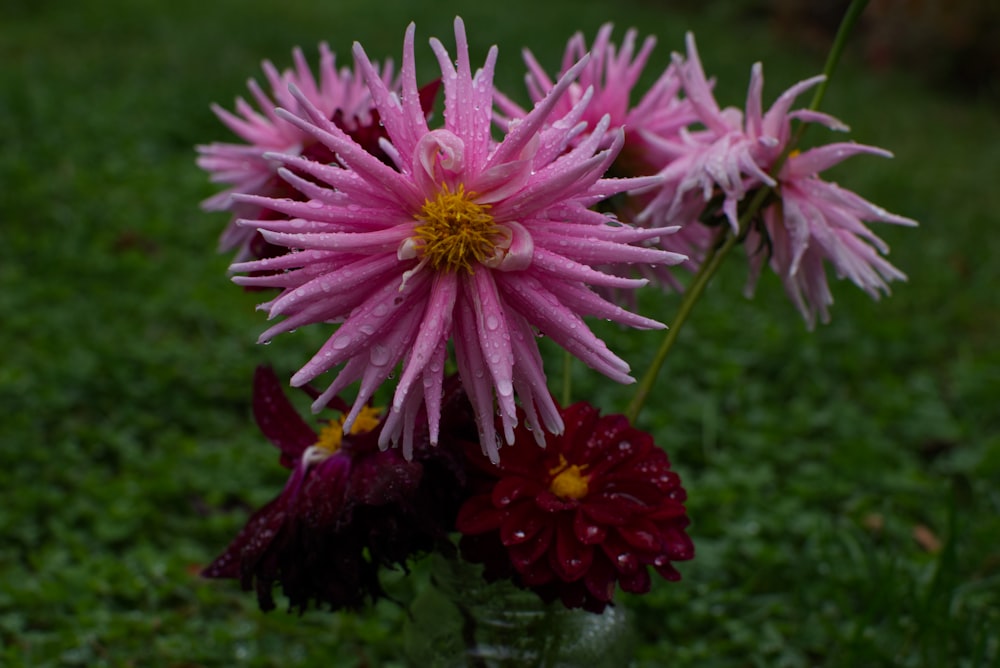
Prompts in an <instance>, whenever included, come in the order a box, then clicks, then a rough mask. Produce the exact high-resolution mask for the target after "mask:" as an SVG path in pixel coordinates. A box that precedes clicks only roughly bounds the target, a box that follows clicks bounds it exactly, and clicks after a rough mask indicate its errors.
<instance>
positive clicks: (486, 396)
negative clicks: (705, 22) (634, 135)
mask: <svg viewBox="0 0 1000 668" xmlns="http://www.w3.org/2000/svg"><path fill="white" fill-rule="evenodd" d="M455 37H456V42H457V59H456V60H455V61H453V60H452V58H451V56H450V55H449V54H448V52H447V51H446V50H445V48H444V46H443V45H442V44H441V43H440V42H439V41H438V40H437V39H432V40H431V47H432V49H433V51H434V53H435V55H436V56H437V59H438V62H439V65H440V68H441V72H442V83H443V86H444V96H445V100H444V126H443V127H441V128H437V129H434V130H431V129H430V128H429V127H428V125H427V117H426V115H425V113H424V112H423V110H422V109H421V107H420V101H419V97H418V91H417V85H416V74H415V62H414V54H413V49H414V27H413V26H412V25H411V26H410V27H409V28H408V29H407V31H406V37H405V41H404V54H403V67H402V73H401V78H402V90H401V93H400V94H398V95H397V94H396V93H395V92H394V91H393V90H392V89H391V88H390V87H389V86H388V85H387V84H386V82H385V81H384V78H383V77H382V76H380V75H379V73H378V72H377V71H376V69H375V67H374V66H373V65H372V64H371V62H370V61H369V60H368V57H367V55H366V54H365V52H364V50H363V49H362V48H361V47H360V45H355V48H354V56H355V62H356V63H358V67H359V68H360V71H361V72H362V73H363V75H364V77H365V80H366V82H367V85H368V87H369V90H370V92H371V95H372V102H373V104H374V107H375V109H376V111H377V113H378V114H379V117H380V120H381V122H382V123H383V124H384V126H385V131H386V139H385V140H383V141H382V142H381V144H380V147H381V149H382V150H383V151H384V152H385V153H386V154H387V155H388V157H389V159H390V161H391V162H390V164H388V165H387V164H385V163H383V162H381V161H380V160H378V159H377V158H376V157H374V156H373V155H372V154H371V153H370V152H369V151H367V150H365V147H363V146H361V145H359V144H358V143H357V142H355V141H354V140H353V139H352V138H351V137H350V136H349V135H348V134H347V133H345V132H344V131H343V130H342V128H340V127H339V126H338V125H337V124H335V123H333V122H330V120H329V119H328V118H327V116H326V114H324V113H323V111H322V110H320V109H317V108H316V107H315V106H314V105H312V104H311V103H310V102H309V100H308V98H307V96H305V95H304V94H302V93H300V92H295V93H294V94H295V99H296V101H297V102H298V103H299V104H298V105H297V106H294V107H292V108H290V109H283V110H279V111H278V112H277V113H278V115H279V117H280V118H283V119H285V120H287V121H288V122H290V123H291V124H293V125H295V126H296V127H297V128H299V129H300V130H301V131H303V132H305V133H306V134H308V135H309V136H311V137H313V138H314V139H315V140H316V141H318V142H320V143H321V144H322V145H323V146H325V147H326V148H327V149H328V150H329V151H330V152H331V153H333V154H335V155H336V156H337V164H334V165H326V164H322V163H320V162H317V161H314V160H310V159H309V158H308V156H298V155H295V154H277V153H274V154H270V153H269V154H267V157H268V159H272V160H276V161H279V162H281V163H282V164H283V165H285V167H286V168H287V169H286V168H283V169H281V170H279V171H280V174H281V176H282V177H283V178H284V179H285V180H286V181H288V183H290V184H291V185H293V186H294V187H295V188H296V189H297V190H298V191H299V192H300V193H301V194H302V195H303V196H304V197H305V198H306V199H307V200H308V201H293V200H282V199H272V198H266V197H259V196H253V195H237V196H236V200H237V201H239V202H243V203H247V204H252V205H257V206H262V207H267V208H270V209H273V210H275V211H278V212H281V213H283V214H285V215H287V216H288V217H289V219H288V220H244V221H241V222H242V224H243V225H244V226H246V227H247V228H249V229H259V230H261V232H262V233H263V235H264V237H265V238H266V239H267V240H268V241H269V242H271V243H275V244H278V245H282V246H286V247H288V248H290V249H295V252H292V253H289V254H286V255H284V256H282V257H279V258H273V259H262V260H259V261H253V262H244V263H238V264H236V265H234V266H233V269H234V270H236V271H240V272H255V271H261V270H264V271H266V270H276V269H281V270H287V271H285V273H281V274H277V275H273V276H257V277H253V276H249V277H238V278H236V279H235V280H236V281H237V282H238V283H240V284H244V285H263V286H269V287H278V288H282V289H283V292H282V293H281V294H280V295H279V296H278V297H277V298H276V299H274V300H272V301H270V302H268V303H267V304H264V305H263V308H266V309H267V310H268V312H269V314H270V316H271V317H275V316H278V315H283V316H285V319H284V320H283V321H282V322H280V323H278V324H277V325H275V326H273V327H271V328H270V329H268V330H267V331H266V332H264V334H262V336H261V339H262V340H267V339H270V338H271V337H273V336H274V335H276V334H278V333H280V332H285V331H289V330H292V329H295V328H297V327H300V326H302V325H307V324H311V323H317V322H332V323H339V327H338V328H337V330H336V331H335V332H334V333H333V335H332V336H331V337H330V338H329V339H328V341H327V342H326V344H325V345H323V347H322V348H321V349H320V351H319V352H318V353H316V355H315V356H314V357H313V358H312V359H311V360H310V361H309V362H308V363H306V365H305V366H304V367H303V368H302V369H301V370H300V371H299V372H298V373H296V374H295V375H294V376H293V378H292V383H293V384H294V385H302V384H304V383H306V382H308V381H310V380H311V379H313V378H315V377H317V376H318V375H320V374H321V373H324V372H326V371H328V370H330V369H333V368H334V367H337V366H339V365H343V367H342V368H341V369H340V370H339V372H338V373H337V375H336V377H335V378H334V380H333V383H332V384H331V385H330V387H329V389H328V390H327V391H326V392H325V393H324V394H323V395H322V396H321V397H320V398H319V399H317V402H316V405H317V406H322V405H323V403H324V402H325V401H326V399H327V398H328V397H331V396H333V395H335V394H337V393H338V392H340V391H341V390H342V389H343V388H344V387H345V386H347V385H349V384H351V383H353V382H355V381H360V388H359V391H358V395H357V399H356V400H355V404H354V407H353V408H352V410H351V412H350V414H349V415H348V417H347V420H346V423H345V428H347V427H348V426H349V425H350V423H351V422H352V421H353V420H354V418H355V416H356V415H357V414H358V412H359V411H360V410H361V407H362V406H364V404H365V402H366V401H367V400H368V399H369V398H370V397H371V396H372V394H373V392H374V391H375V390H376V389H377V388H378V387H379V386H380V385H381V384H382V383H383V382H385V381H386V380H387V379H388V378H389V377H390V375H391V374H392V373H393V371H394V369H395V367H396V366H397V365H398V364H400V363H401V364H402V371H401V373H400V375H399V379H398V382H397V385H396V388H395V395H394V398H393V401H392V407H391V411H390V413H389V415H388V417H387V419H386V423H385V428H384V430H383V432H382V437H381V443H382V444H383V445H386V444H388V443H389V442H392V443H396V442H398V441H399V440H402V444H403V448H404V453H405V454H407V456H408V455H409V452H410V448H411V447H412V444H411V440H412V429H413V423H414V419H415V416H416V414H417V412H418V410H419V408H420V406H421V404H426V407H427V415H428V420H429V424H430V438H431V441H432V442H436V441H437V436H438V429H439V418H440V397H441V384H442V378H443V375H444V365H445V361H446V358H447V356H448V351H449V341H450V342H452V344H453V348H454V353H455V357H456V361H457V365H458V371H459V374H460V376H461V378H462V382H463V384H464V385H465V388H466V391H467V392H468V394H469V397H470V400H471V402H472V405H473V407H474V408H475V411H476V416H477V422H478V425H479V431H480V440H481V443H482V447H483V451H484V452H486V453H487V454H488V455H489V457H490V458H491V459H492V460H494V461H496V460H497V459H498V458H499V442H498V441H499V436H498V434H497V433H496V430H495V428H494V419H493V418H494V414H495V413H496V412H497V409H496V408H495V407H494V400H495V401H496V403H497V404H499V414H500V416H501V420H500V424H501V431H502V432H503V439H504V440H505V441H506V442H507V443H513V442H514V427H515V425H516V424H517V417H516V411H515V403H514V395H515V392H516V394H517V395H518V396H519V398H520V400H521V403H522V405H523V406H524V408H525V412H526V419H527V420H528V422H529V424H530V425H531V426H532V428H533V429H534V433H535V434H536V436H537V437H538V438H543V436H542V434H543V425H544V428H545V430H547V431H548V432H550V433H560V432H561V431H562V429H563V424H562V419H561V417H560V415H559V412H558V411H557V409H556V407H555V404H554V403H553V402H552V400H551V397H550V395H549V392H548V389H547V387H546V382H545V374H544V371H543V368H542V360H541V356H540V354H539V351H538V346H537V343H536V342H535V337H536V334H537V333H541V334H544V335H545V336H548V337H550V338H551V339H552V340H553V341H555V342H556V343H557V344H559V345H561V346H562V347H564V348H565V349H567V350H568V351H569V352H571V353H573V354H574V355H576V356H577V357H579V358H580V359H582V360H583V361H584V362H586V363H587V364H588V365H590V366H591V367H592V368H594V369H596V370H598V371H601V372H602V373H604V374H606V375H607V376H609V377H610V378H613V379H615V380H617V381H620V382H632V380H633V379H632V378H631V376H629V367H628V365H627V364H626V363H625V362H624V361H623V360H621V359H620V358H618V357H617V356H616V355H614V354H613V353H612V352H611V351H610V350H608V348H607V346H606V345H605V344H604V342H603V341H601V340H600V339H599V338H597V337H596V336H595V335H594V334H593V332H591V331H590V329H589V328H588V327H587V325H586V324H585V323H584V322H583V320H582V318H581V316H585V315H591V316H597V317H601V318H606V319H609V320H614V321H616V322H619V323H622V324H625V325H630V326H633V327H639V328H658V327H662V325H660V323H658V322H655V321H653V320H649V319H647V318H643V317H641V316H638V315H635V314H633V313H630V312H628V311H626V310H624V309H622V308H620V307H618V306H615V305H613V304H611V303H609V302H607V301H605V300H603V299H602V298H600V297H598V296H597V295H596V294H595V293H594V292H592V291H591V290H590V289H588V287H587V284H590V285H599V286H611V287H636V286H639V285H642V284H643V283H644V282H645V281H637V280H634V279H625V278H619V277H615V276H609V275H606V274H603V273H601V272H600V271H597V270H595V269H594V268H593V267H594V265H601V264H608V263H615V262H638V263H664V264H671V263H676V262H678V261H681V260H682V259H683V256H679V255H676V254H672V253H668V252H664V251H660V250H654V249H648V248H639V247H635V246H632V245H630V244H632V243H634V242H639V241H643V240H646V239H650V238H654V237H657V236H659V235H660V234H662V230H649V229H635V228H632V227H628V226H624V225H620V224H615V223H614V221H613V220H610V219H609V217H608V216H606V215H604V214H601V213H598V212H595V211H592V210H590V209H589V207H590V206H591V205H593V204H595V203H596V202H599V201H601V200H603V199H606V198H608V197H610V196H611V195H614V194H617V193H620V192H623V191H626V190H629V189H633V188H638V187H643V186H648V185H650V184H651V183H653V182H654V181H655V177H653V178H634V179H606V178H602V176H603V175H604V173H605V172H606V171H607V169H608V167H609V166H610V165H611V163H612V162H613V160H614V159H615V157H616V156H617V155H618V152H619V151H620V149H621V146H622V142H623V136H622V133H621V132H620V131H619V132H617V133H615V135H614V136H613V138H612V139H611V141H610V144H609V145H607V147H606V148H601V146H602V144H605V143H606V136H605V133H606V132H607V130H608V123H609V120H608V119H607V118H604V119H602V120H601V122H599V123H598V124H597V126H596V127H595V128H593V132H591V133H589V134H587V135H586V136H580V133H581V128H579V127H574V126H575V124H572V125H568V126H567V125H565V124H558V123H554V124H553V123H547V122H548V121H549V120H550V117H551V116H552V115H553V112H554V108H555V106H556V104H557V103H558V102H559V100H560V98H561V96H562V94H563V93H564V92H565V91H566V90H567V89H568V88H569V87H570V85H571V84H572V82H573V81H574V80H575V78H576V77H577V76H578V75H579V73H580V71H581V69H582V68H584V67H585V66H586V60H585V59H584V60H583V61H581V62H580V63H578V64H577V65H576V66H574V67H572V68H570V70H569V71H568V72H567V73H566V74H565V75H564V76H563V77H562V78H560V80H559V81H558V82H557V83H556V84H555V85H554V86H553V87H552V90H551V92H550V94H549V95H548V96H546V97H545V98H544V99H543V100H541V101H539V102H538V104H536V105H535V107H534V108H533V109H532V110H531V111H530V112H528V113H527V114H526V115H525V116H524V117H523V118H521V119H517V120H514V121H512V122H511V123H510V125H509V128H508V130H507V132H506V133H505V134H504V136H503V138H502V140H501V141H499V143H497V142H496V141H495V140H494V139H493V138H492V136H491V123H492V109H493V96H494V88H493V82H492V80H493V72H494V66H495V63H496V57H497V50H496V47H493V48H492V49H490V51H489V54H488V55H487V58H486V62H485V64H484V66H483V67H482V68H481V69H479V70H477V71H476V72H475V73H473V72H472V69H471V65H470V62H469V53H468V44H467V41H466V36H465V28H464V25H463V24H462V22H461V20H460V19H456V21H455ZM570 113H571V114H572V113H576V114H578V113H580V110H577V111H575V112H570Z"/></svg>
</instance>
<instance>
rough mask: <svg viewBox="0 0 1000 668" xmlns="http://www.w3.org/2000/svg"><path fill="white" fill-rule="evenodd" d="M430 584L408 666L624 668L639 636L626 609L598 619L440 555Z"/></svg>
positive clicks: (413, 629) (411, 630) (414, 621)
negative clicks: (490, 579) (489, 578)
mask: <svg viewBox="0 0 1000 668" xmlns="http://www.w3.org/2000/svg"><path fill="white" fill-rule="evenodd" d="M431 560H432V563H431V565H430V573H431V575H430V586H429V587H428V588H427V589H426V590H424V591H423V592H422V593H421V594H420V595H419V596H418V597H417V599H416V600H415V601H414V603H413V607H412V610H411V613H412V615H411V618H410V621H409V623H408V625H407V627H406V629H405V637H404V640H405V648H406V654H407V659H408V661H409V665H411V666H419V667H420V668H467V667H475V668H513V667H515V666H516V667H518V668H530V667H531V666H539V667H545V668H557V667H558V668H580V667H581V666H583V667H585V668H603V667H605V666H607V667H608V668H611V667H614V668H623V667H624V666H628V664H629V661H630V660H631V657H632V645H633V639H632V634H631V630H630V627H629V624H628V620H627V617H626V613H625V609H624V608H623V607H621V606H619V607H614V606H608V607H607V608H606V609H605V610H604V612H603V613H600V614H595V613H592V612H587V611H585V610H579V609H572V610H571V609H567V608H566V607H565V606H563V605H562V603H560V602H559V601H555V602H553V603H550V604H546V603H545V602H544V601H542V599H540V598H539V597H538V596H537V595H536V594H535V593H534V592H531V591H526V590H523V589H520V588H518V587H516V586H514V585H513V584H511V583H510V582H509V581H506V580H504V581H499V582H493V583H488V582H486V581H485V580H483V578H482V576H481V572H482V569H481V567H479V566H477V565H474V564H469V563H467V562H463V561H461V560H459V559H451V558H446V557H442V556H440V555H438V554H435V555H433V556H432V557H431Z"/></svg>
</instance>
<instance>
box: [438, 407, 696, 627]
mask: <svg viewBox="0 0 1000 668" xmlns="http://www.w3.org/2000/svg"><path fill="white" fill-rule="evenodd" d="M563 419H564V421H565V423H566V431H565V433H564V434H562V435H561V436H557V437H552V438H550V439H549V443H548V445H547V446H546V447H545V448H544V449H543V448H537V447H532V444H531V443H527V442H525V443H524V444H523V445H524V447H518V448H514V449H513V451H512V452H511V453H510V454H505V455H504V458H503V460H502V461H501V462H500V463H499V464H493V463H490V462H488V461H486V459H485V458H484V457H482V456H481V455H479V456H477V453H476V452H475V451H470V452H468V453H467V455H468V457H469V463H470V468H471V469H472V470H473V471H474V472H475V473H472V474H470V477H469V484H470V486H471V490H470V491H471V496H470V497H469V499H468V500H467V501H466V502H465V503H464V504H463V505H462V507H461V508H460V509H459V511H458V518H457V520H456V522H455V524H456V528H457V529H458V530H459V531H460V532H461V533H462V534H463V535H462V539H461V543H460V546H461V548H462V556H463V557H464V558H466V559H467V560H469V561H472V562H476V563H483V564H484V565H485V571H484V576H485V577H487V578H488V579H497V578H503V577H513V579H514V581H515V582H516V583H518V584H520V585H522V586H524V587H527V588H530V589H532V590H534V591H535V592H537V593H538V594H539V595H541V596H542V597H543V598H545V599H546V600H554V599H557V598H558V599H560V600H561V601H562V602H563V603H564V604H565V605H566V606H567V607H582V608H584V609H587V610H591V611H594V612H600V611H601V610H603V609H604V607H605V606H606V605H608V604H609V603H611V601H612V597H613V594H614V590H615V585H616V583H617V584H618V585H620V586H621V588H622V589H623V590H625V591H628V592H631V593H635V594H642V593H645V592H647V591H649V589H650V586H651V579H650V575H649V567H652V568H653V570H654V571H656V572H657V573H658V574H659V575H660V576H662V577H664V578H666V579H668V580H679V579H680V577H681V576H680V573H678V572H677V570H676V569H675V568H674V567H673V564H672V562H675V561H685V560H688V559H691V558H693V557H694V545H693V544H692V542H691V539H690V538H689V537H688V535H687V533H686V531H685V529H686V528H687V526H688V517H687V512H686V510H685V508H684V501H685V500H686V498H687V496H686V494H685V492H684V488H683V487H681V482H680V478H679V477H678V475H677V474H676V473H675V472H674V471H672V470H671V468H670V460H669V458H668V457H667V455H666V453H665V452H664V451H663V450H661V449H660V448H659V447H657V446H656V444H655V443H654V442H653V438H652V437H651V436H650V435H649V434H646V433H644V432H641V431H639V430H637V429H635V428H634V427H632V426H631V425H630V424H629V423H628V420H626V419H625V417H624V416H622V415H605V416H603V417H602V416H600V415H599V413H598V410H597V409H596V408H594V407H593V406H591V405H589V404H587V403H584V402H581V403H578V404H574V405H573V406H570V407H568V408H566V409H565V410H564V411H563ZM517 437H518V439H519V440H524V441H529V440H531V439H532V437H531V436H530V435H529V434H528V433H527V432H526V430H524V429H523V428H519V429H518V430H517ZM474 447H475V446H473V448H474Z"/></svg>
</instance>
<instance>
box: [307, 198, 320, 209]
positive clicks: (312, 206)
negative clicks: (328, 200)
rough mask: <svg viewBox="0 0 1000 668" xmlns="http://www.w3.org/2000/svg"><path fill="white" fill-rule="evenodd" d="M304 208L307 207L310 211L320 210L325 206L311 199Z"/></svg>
mask: <svg viewBox="0 0 1000 668" xmlns="http://www.w3.org/2000/svg"><path fill="white" fill-rule="evenodd" d="M306 206H308V207H309V208H310V209H322V208H323V207H324V206H325V205H324V204H323V202H322V201H321V200H318V199H311V200H309V201H308V202H306Z"/></svg>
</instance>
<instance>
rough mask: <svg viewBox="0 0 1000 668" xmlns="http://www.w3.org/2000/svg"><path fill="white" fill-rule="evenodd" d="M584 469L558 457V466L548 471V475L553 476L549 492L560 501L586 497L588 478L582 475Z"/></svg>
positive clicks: (560, 456)
mask: <svg viewBox="0 0 1000 668" xmlns="http://www.w3.org/2000/svg"><path fill="white" fill-rule="evenodd" d="M585 468H587V467H586V465H584V466H577V465H576V464H570V463H569V462H567V461H566V458H565V457H563V456H562V455H559V465H558V466H556V467H555V468H553V469H550V470H549V475H551V476H553V478H552V482H550V483H549V491H550V492H552V493H553V494H555V495H556V496H558V497H559V498H561V499H582V498H583V497H585V496H587V492H588V491H589V490H588V488H587V483H588V482H589V481H590V476H588V475H584V473H583V470H584V469H585Z"/></svg>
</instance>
